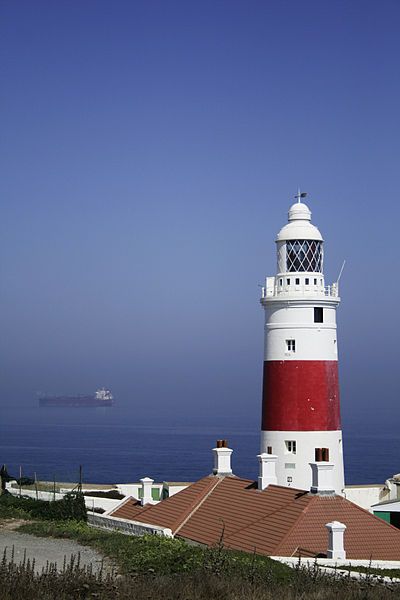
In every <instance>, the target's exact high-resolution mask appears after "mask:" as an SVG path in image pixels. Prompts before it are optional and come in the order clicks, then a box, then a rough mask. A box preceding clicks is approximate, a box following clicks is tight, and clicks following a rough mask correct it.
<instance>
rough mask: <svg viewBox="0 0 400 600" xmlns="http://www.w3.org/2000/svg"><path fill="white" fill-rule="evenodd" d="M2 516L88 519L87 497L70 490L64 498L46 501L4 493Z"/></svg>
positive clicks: (1, 505) (0, 510)
mask: <svg viewBox="0 0 400 600" xmlns="http://www.w3.org/2000/svg"><path fill="white" fill-rule="evenodd" d="M0 518H19V519H49V520H69V519H73V520H75V521H86V519H87V515H86V506H85V498H84V496H83V494H82V493H81V492H69V493H68V494H66V495H65V496H64V498H63V499H62V500H56V501H53V502H46V501H45V500H35V499H33V498H27V497H24V496H21V497H19V496H13V495H12V494H9V493H4V494H2V495H1V496H0Z"/></svg>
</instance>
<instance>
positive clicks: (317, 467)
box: [310, 448, 335, 494]
mask: <svg viewBox="0 0 400 600" xmlns="http://www.w3.org/2000/svg"><path fill="white" fill-rule="evenodd" d="M310 466H311V469H312V485H311V490H310V491H311V493H312V494H334V493H335V486H334V483H333V469H334V467H335V465H334V464H333V463H330V462H329V448H315V462H314V463H310Z"/></svg>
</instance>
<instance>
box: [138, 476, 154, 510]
mask: <svg viewBox="0 0 400 600" xmlns="http://www.w3.org/2000/svg"><path fill="white" fill-rule="evenodd" d="M140 483H141V484H142V498H141V500H140V502H141V505H142V506H144V505H145V504H153V496H152V495H151V490H152V487H153V483H154V479H150V477H143V479H141V480H140Z"/></svg>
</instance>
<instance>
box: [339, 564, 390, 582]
mask: <svg viewBox="0 0 400 600" xmlns="http://www.w3.org/2000/svg"><path fill="white" fill-rule="evenodd" d="M327 566H328V565H327ZM330 566H331V565H330ZM337 569H338V570H339V571H357V572H358V573H365V574H366V575H369V576H370V577H391V578H392V579H400V569H378V568H376V567H371V566H368V567H361V566H358V565H351V566H347V565H345V566H340V567H337Z"/></svg>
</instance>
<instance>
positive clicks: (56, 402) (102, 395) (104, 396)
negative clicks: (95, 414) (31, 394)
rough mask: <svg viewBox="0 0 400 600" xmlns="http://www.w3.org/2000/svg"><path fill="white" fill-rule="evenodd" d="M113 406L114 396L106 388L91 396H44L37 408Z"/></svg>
mask: <svg viewBox="0 0 400 600" xmlns="http://www.w3.org/2000/svg"><path fill="white" fill-rule="evenodd" d="M113 405H114V396H113V395H112V393H111V392H110V390H106V388H101V389H99V390H97V391H96V393H95V394H94V395H93V396H45V397H43V398H39V406H55V407H65V406H68V407H72V408H88V407H89V408H90V407H97V406H113Z"/></svg>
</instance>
